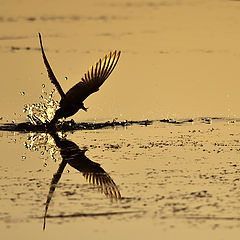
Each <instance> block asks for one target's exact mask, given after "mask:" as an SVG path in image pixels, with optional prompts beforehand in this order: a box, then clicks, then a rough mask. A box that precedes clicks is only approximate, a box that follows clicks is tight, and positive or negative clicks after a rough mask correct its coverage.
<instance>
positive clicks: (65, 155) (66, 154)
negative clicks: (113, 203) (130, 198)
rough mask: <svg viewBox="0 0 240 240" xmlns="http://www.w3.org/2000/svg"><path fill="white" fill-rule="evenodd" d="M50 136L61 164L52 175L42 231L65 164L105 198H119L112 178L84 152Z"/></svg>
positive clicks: (65, 141) (67, 141) (62, 139)
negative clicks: (56, 148)
mask: <svg viewBox="0 0 240 240" xmlns="http://www.w3.org/2000/svg"><path fill="white" fill-rule="evenodd" d="M51 136H52V137H53V139H54V141H55V143H56V146H57V147H58V148H59V149H60V154H61V156H62V162H61V163H60V165H59V167H58V170H57V172H56V173H55V174H54V175H53V178H52V181H51V184H50V189H49V193H48V196H47V200H46V205H45V214H44V223H43V229H45V226H46V218H47V211H48V207H49V204H50V202H51V199H52V196H53V193H54V191H55V188H56V186H57V183H58V182H59V180H60V178H61V176H62V173H63V171H64V169H65V167H66V165H67V164H69V165H70V166H71V167H73V168H75V169H76V170H78V171H79V172H81V173H82V175H83V176H84V177H85V179H86V180H87V182H88V183H89V184H93V185H95V186H97V188H98V190H99V191H100V192H102V193H104V194H105V195H106V196H107V197H110V198H114V199H120V198H121V194H120V191H119V190H118V187H117V185H116V184H115V183H114V181H113V180H112V178H111V177H110V176H109V175H108V174H107V173H106V172H105V171H104V169H103V168H102V167H101V166H100V164H99V163H96V162H93V161H91V160H90V159H89V158H88V157H87V156H86V155H85V152H86V150H82V149H80V148H79V147H78V146H77V145H76V144H75V143H74V142H72V141H69V140H67V139H65V138H60V137H59V136H58V134H57V133H54V134H51Z"/></svg>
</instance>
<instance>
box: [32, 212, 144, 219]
mask: <svg viewBox="0 0 240 240" xmlns="http://www.w3.org/2000/svg"><path fill="white" fill-rule="evenodd" d="M131 213H143V211H121V212H103V213H73V214H66V215H64V214H59V215H47V216H46V218H76V217H106V216H114V215H123V214H131ZM36 218H43V217H36Z"/></svg>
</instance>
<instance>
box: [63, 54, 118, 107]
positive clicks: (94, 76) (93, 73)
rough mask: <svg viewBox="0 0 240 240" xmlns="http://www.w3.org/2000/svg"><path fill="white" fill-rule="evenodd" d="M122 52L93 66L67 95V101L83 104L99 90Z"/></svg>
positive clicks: (110, 55) (107, 57) (108, 56)
mask: <svg viewBox="0 0 240 240" xmlns="http://www.w3.org/2000/svg"><path fill="white" fill-rule="evenodd" d="M120 54H121V52H120V51H118V52H117V51H116V50H115V51H114V52H113V53H112V52H110V53H109V54H108V55H105V56H104V57H103V58H102V59H99V61H98V62H97V63H96V64H95V65H94V66H92V67H91V68H90V69H89V70H88V71H87V72H86V73H85V74H84V77H82V79H81V81H80V82H79V83H77V84H76V85H74V86H73V87H72V88H71V89H70V90H69V91H68V92H67V93H66V99H67V100H69V101H71V102H75V101H77V102H83V101H84V100H85V99H86V98H87V97H88V96H89V95H90V94H92V93H94V92H96V91H98V90H99V87H100V86H101V85H102V84H103V83H104V81H105V80H106V79H107V78H108V76H109V75H110V74H111V72H112V71H113V69H114V68H115V66H116V64H117V62H118V59H119V57H120Z"/></svg>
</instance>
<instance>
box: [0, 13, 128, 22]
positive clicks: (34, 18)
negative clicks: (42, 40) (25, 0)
mask: <svg viewBox="0 0 240 240" xmlns="http://www.w3.org/2000/svg"><path fill="white" fill-rule="evenodd" d="M128 18H129V17H127V16H116V15H100V16H84V15H49V16H27V17H25V16H14V17H0V22H19V21H26V22H33V23H35V22H36V21H44V22H46V21H61V22H63V21H64V22H65V21H104V22H107V21H112V20H126V19H128Z"/></svg>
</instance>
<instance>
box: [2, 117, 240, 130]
mask: <svg viewBox="0 0 240 240" xmlns="http://www.w3.org/2000/svg"><path fill="white" fill-rule="evenodd" d="M217 122H222V123H225V124H235V123H237V122H240V119H238V118H220V117H212V118H210V117H200V118H194V119H193V118H187V119H177V120H175V119H159V120H148V119H146V120H123V121H116V120H112V121H106V122H80V123H76V122H74V121H73V120H71V121H63V122H61V123H59V124H58V125H57V126H56V130H57V131H66V132H67V131H78V130H96V129H104V128H114V127H127V126H132V125H139V126H149V125H153V124H157V123H166V124H173V125H176V126H178V125H180V126H181V125H185V124H189V123H192V124H193V123H194V124H209V125H211V124H212V123H217ZM46 126H47V125H46V124H43V123H42V124H36V125H34V124H32V123H31V122H23V123H0V131H16V132H46Z"/></svg>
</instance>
